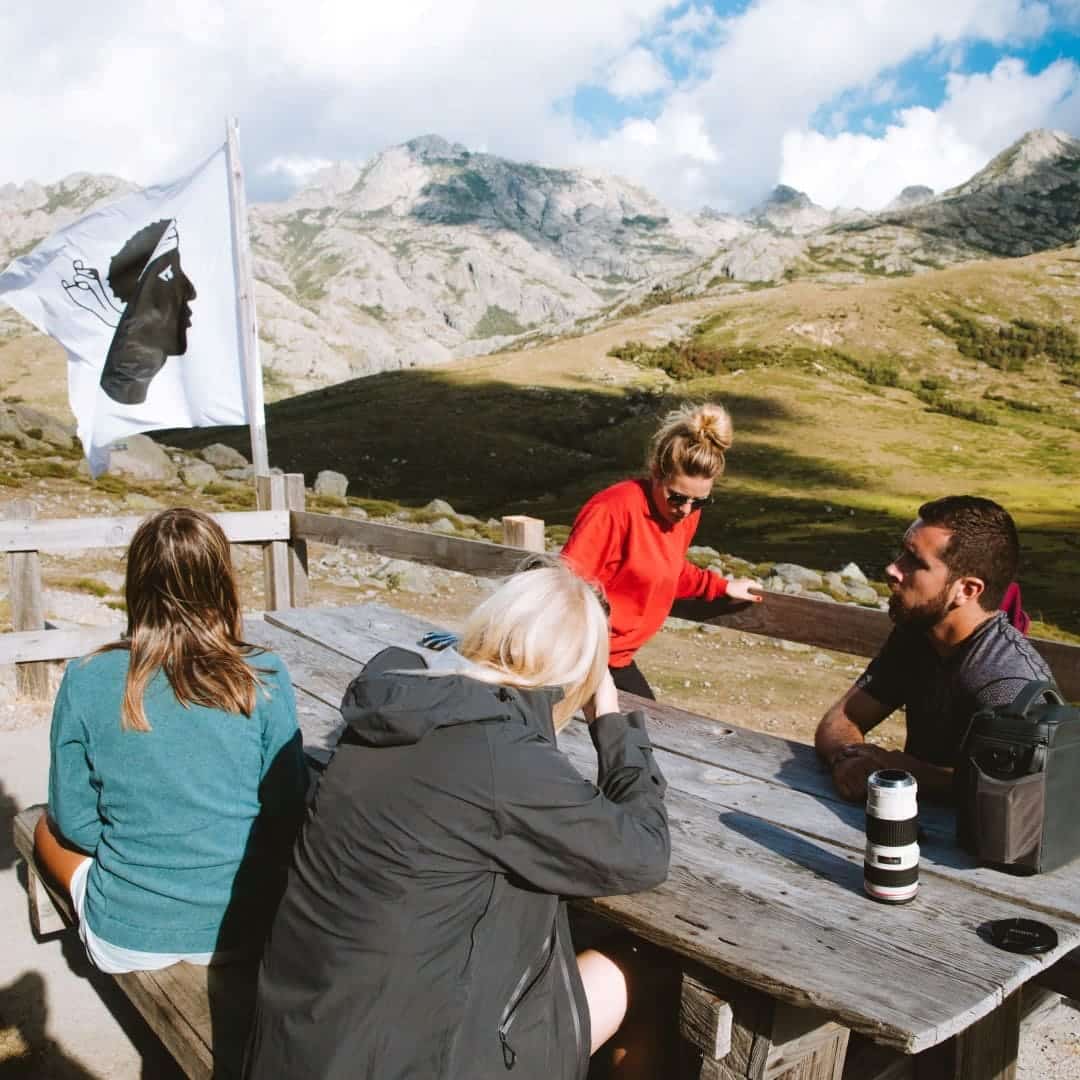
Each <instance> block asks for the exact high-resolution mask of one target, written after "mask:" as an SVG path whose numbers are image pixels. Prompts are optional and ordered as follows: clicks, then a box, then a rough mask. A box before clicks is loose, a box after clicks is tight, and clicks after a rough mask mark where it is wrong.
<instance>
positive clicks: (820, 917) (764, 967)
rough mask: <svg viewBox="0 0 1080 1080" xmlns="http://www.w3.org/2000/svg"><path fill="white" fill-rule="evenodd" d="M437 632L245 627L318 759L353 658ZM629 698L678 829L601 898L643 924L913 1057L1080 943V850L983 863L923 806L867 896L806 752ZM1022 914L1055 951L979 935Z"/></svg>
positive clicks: (383, 627)
mask: <svg viewBox="0 0 1080 1080" xmlns="http://www.w3.org/2000/svg"><path fill="white" fill-rule="evenodd" d="M429 629H431V626H430V624H428V623H426V622H424V621H423V620H420V619H417V618H413V617H411V616H408V615H405V614H403V613H401V612H398V611H395V610H393V609H391V608H387V607H383V606H381V605H376V604H365V605H360V606H355V607H342V608H298V609H293V610H287V611H279V612H270V613H267V615H266V617H265V621H256V620H251V621H249V623H248V625H247V633H248V635H249V640H251V641H253V642H255V643H257V644H260V645H263V646H265V647H267V648H270V649H273V650H274V651H276V652H277V653H278V654H279V655H281V656H282V657H283V658H284V660H285V662H286V663H287V665H288V667H289V671H290V672H291V674H292V678H293V681H294V683H295V685H296V689H297V698H298V703H299V711H300V719H301V727H302V728H303V733H304V741H305V746H306V749H307V752H308V754H309V756H310V757H312V758H313V759H315V760H317V761H326V760H327V759H328V757H329V754H330V751H331V750H332V748H333V746H334V744H335V742H336V740H337V734H338V732H339V730H340V726H341V719H340V715H339V714H338V711H337V707H338V705H339V704H340V701H341V697H342V694H343V692H344V690H345V688H346V686H347V684H348V683H349V681H350V680H351V679H352V678H353V677H354V676H355V675H356V673H357V672H358V670H359V668H360V666H361V665H362V664H363V663H364V662H365V661H367V660H368V659H370V657H371V656H373V655H374V654H375V653H376V652H378V651H379V650H380V649H382V648H384V647H385V646H386V645H389V644H395V645H404V646H406V647H411V648H414V649H417V651H423V650H420V649H419V648H418V646H417V639H418V638H419V637H420V635H421V634H422V633H423V632H425V631H426V630H429ZM622 697H623V705H624V707H626V708H639V707H640V708H643V709H644V710H645V712H646V714H647V715H648V717H649V731H650V736H651V738H652V741H653V744H654V747H655V752H656V756H657V760H658V761H659V763H660V766H661V768H662V769H663V771H664V773H665V775H666V777H667V780H668V784H669V787H668V794H667V806H668V812H669V816H670V822H671V832H672V860H671V874H670V877H669V879H668V881H667V882H666V883H665V884H664V885H662V886H660V887H659V888H656V889H652V890H650V891H649V892H646V893H640V894H637V895H634V896H622V897H609V898H605V899H602V900H598V901H595V902H593V905H592V906H593V907H594V908H595V909H596V910H597V911H599V912H600V913H602V914H603V915H604V916H605V917H607V918H609V919H613V920H615V921H617V922H618V923H619V924H621V925H623V926H625V927H626V928H627V929H629V930H631V931H632V932H634V933H635V934H638V935H640V936H641V937H643V938H645V939H647V940H649V941H652V942H654V943H656V944H659V945H661V946H663V947H664V948H666V949H668V950H670V951H671V952H673V953H675V954H678V955H680V956H683V957H686V958H689V959H690V960H692V961H694V962H696V963H698V964H700V965H701V966H702V967H704V968H705V969H708V970H710V971H712V972H715V973H717V974H718V975H720V976H722V977H725V978H727V979H730V980H732V981H734V982H736V983H738V984H739V985H741V986H746V987H750V988H753V989H755V990H758V991H762V992H764V993H765V994H767V995H768V996H769V997H770V998H773V999H776V1000H777V1001H780V1002H784V1003H787V1004H788V1005H793V1006H797V1007H803V1008H813V1009H819V1010H822V1012H823V1013H825V1014H827V1015H828V1016H829V1017H830V1018H832V1019H833V1020H835V1021H836V1022H838V1023H839V1024H841V1025H843V1026H844V1027H847V1028H849V1029H851V1030H853V1031H857V1032H860V1033H862V1034H864V1035H867V1036H869V1037H870V1038H871V1039H873V1040H874V1041H875V1042H878V1043H880V1044H883V1045H885V1046H889V1047H892V1048H895V1049H897V1050H900V1051H902V1052H904V1053H907V1054H912V1053H917V1052H919V1051H922V1050H924V1049H927V1048H929V1047H932V1046H935V1045H936V1044H938V1043H941V1042H942V1041H943V1040H945V1039H948V1038H950V1037H951V1036H954V1035H957V1034H959V1033H960V1032H963V1031H965V1030H966V1029H967V1028H969V1027H970V1026H971V1025H972V1024H973V1023H974V1022H975V1021H976V1020H979V1019H980V1018H981V1017H984V1016H986V1015H987V1014H989V1013H991V1012H992V1011H993V1010H995V1009H996V1008H997V1007H998V1006H999V1005H1001V1004H1002V1002H1003V1001H1004V1000H1005V999H1006V997H1008V996H1009V995H1010V994H1012V993H1013V991H1015V990H1017V989H1018V988H1019V987H1020V986H1022V985H1023V984H1024V983H1025V982H1027V981H1028V980H1030V979H1031V978H1032V977H1033V976H1035V975H1037V974H1038V973H1039V972H1040V971H1041V970H1042V969H1043V968H1045V967H1047V966H1048V965H1050V964H1052V963H1053V962H1054V961H1056V960H1058V959H1059V958H1060V957H1061V956H1063V955H1064V954H1065V953H1067V952H1069V951H1070V950H1072V949H1074V948H1076V947H1077V946H1078V945H1080V861H1077V862H1074V863H1073V864H1071V865H1070V866H1067V867H1063V868H1062V869H1060V870H1058V871H1055V872H1054V873H1050V874H1043V875H1039V876H1036V877H1016V876H1012V875H1008V874H1004V873H999V872H997V871H993V870H989V869H985V868H980V867H978V866H977V865H976V863H975V861H974V860H973V859H971V858H969V857H968V856H967V855H965V854H964V853H963V852H961V851H960V850H959V849H958V848H957V847H956V845H955V843H954V841H953V819H952V814H951V812H950V811H947V810H943V809H939V808H934V807H931V806H927V805H925V804H924V805H922V806H920V824H921V827H922V831H923V834H924V836H923V839H922V861H921V866H920V889H919V893H918V896H917V898H916V899H915V901H914V902H912V903H910V904H907V905H903V906H898V907H891V906H887V905H881V904H877V903H874V902H873V901H871V900H870V899H869V898H868V897H867V896H866V895H865V894H864V892H863V887H862V860H863V846H864V834H863V811H862V808H861V807H859V806H854V805H852V804H849V803H846V802H844V801H842V800H841V799H839V798H838V797H837V796H836V795H835V793H834V792H833V790H832V785H831V781H830V779H829V777H828V775H827V774H826V773H825V771H824V770H823V769H822V767H821V766H820V764H819V763H818V761H817V759H816V757H815V755H814V752H813V750H812V748H810V747H808V746H804V745H802V744H799V743H793V742H789V741H786V740H783V739H778V738H775V737H773V736H769V735H764V734H760V733H758V732H754V731H749V730H745V729H741V728H731V727H724V726H721V725H719V724H717V723H716V722H715V721H711V720H707V719H704V718H702V717H699V716H696V715H695V714H693V713H689V712H684V711H682V710H679V709H675V708H671V707H669V706H663V705H658V704H656V703H654V702H645V701H642V700H641V699H637V698H634V697H632V696H630V695H622ZM822 704H823V707H824V705H825V704H826V703H824V702H823V703H822ZM559 745H560V747H561V748H562V749H563V750H565V752H566V753H567V754H568V755H569V756H570V757H571V759H572V760H573V761H574V762H575V764H576V765H577V766H578V768H579V769H580V770H581V771H582V772H583V773H584V774H585V775H586V776H592V775H595V768H596V757H595V753H594V751H593V749H592V744H591V742H590V741H589V738H588V733H587V731H586V730H585V729H584V726H583V725H581V724H578V723H571V724H570V725H569V726H568V728H567V729H566V730H565V731H564V732H563V733H562V734H561V735H560V736H559ZM1012 916H1025V917H1031V918H1037V919H1039V920H1041V921H1043V922H1046V923H1048V924H1050V925H1051V926H1053V927H1054V929H1055V930H1056V931H1057V933H1058V937H1059V944H1058V947H1057V948H1056V949H1055V950H1054V951H1053V952H1050V953H1046V954H1044V955H1042V956H1031V957H1026V956H1018V955H1014V954H1011V953H1007V952H1003V951H1001V950H1000V949H997V948H995V947H994V946H993V945H991V944H989V943H988V942H987V941H985V940H984V939H983V938H982V937H980V935H979V933H978V930H979V927H980V926H981V925H982V924H984V923H986V922H988V921H989V920H993V919H1000V918H1006V917H1012Z"/></svg>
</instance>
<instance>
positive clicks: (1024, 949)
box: [979, 919, 1058, 956]
mask: <svg viewBox="0 0 1080 1080" xmlns="http://www.w3.org/2000/svg"><path fill="white" fill-rule="evenodd" d="M979 930H980V931H982V932H983V933H984V935H985V936H986V937H988V938H989V939H990V941H991V942H992V943H993V944H994V945H996V946H997V947H998V948H999V949H1005V950H1006V952H1013V953H1023V954H1024V955H1025V956H1031V955H1034V954H1035V953H1044V952H1049V951H1050V950H1051V949H1052V948H1054V946H1055V945H1057V943H1058V936H1057V931H1056V930H1055V929H1054V928H1053V927H1052V926H1047V925H1046V923H1041V922H1036V921H1035V920H1034V919H996V920H995V921H994V922H988V923H984V924H983V925H982V926H980V927H979Z"/></svg>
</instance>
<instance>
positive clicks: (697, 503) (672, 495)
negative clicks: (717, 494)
mask: <svg viewBox="0 0 1080 1080" xmlns="http://www.w3.org/2000/svg"><path fill="white" fill-rule="evenodd" d="M664 495H665V497H666V498H667V501H668V506H670V507H671V508H672V509H678V507H680V506H682V505H683V504H684V503H689V504H690V512H691V513H693V512H694V511H695V510H700V509H701V508H702V507H703V506H708V505H709V503H711V502H712V496H711V495H706V496H705V498H704V499H695V498H694V497H693V496H692V495H684V494H683V493H682V492H681V491H668V489H667V488H664Z"/></svg>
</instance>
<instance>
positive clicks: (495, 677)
mask: <svg viewBox="0 0 1080 1080" xmlns="http://www.w3.org/2000/svg"><path fill="white" fill-rule="evenodd" d="M458 652H459V653H461V655H462V656H464V657H465V659H466V660H469V661H471V662H472V664H473V665H474V667H473V669H472V671H471V674H473V675H474V676H475V677H477V678H483V679H485V680H487V681H490V682H497V683H501V684H503V685H507V686H517V687H522V688H531V687H540V686H558V687H561V688H562V690H563V693H564V697H563V699H562V701H560V702H558V703H557V704H556V706H555V709H554V719H555V728H556V730H559V729H560V728H562V727H563V726H564V725H565V724H566V722H567V721H568V720H569V719H570V717H571V716H572V715H573V714H574V712H576V711H577V709H579V708H580V707H581V706H582V705H584V704H585V702H586V701H588V700H589V698H591V697H592V696H593V694H595V693H596V688H597V687H598V686H599V685H600V680H601V678H603V675H604V671H605V670H606V669H607V662H608V625H607V616H606V615H605V614H604V610H603V608H602V607H601V605H600V601H599V600H598V599H597V597H596V594H595V593H594V592H593V590H592V588H591V587H590V586H589V585H588V584H587V583H586V582H584V581H582V580H581V579H580V578H579V577H577V576H576V575H574V573H573V572H572V571H570V570H569V569H568V568H566V567H565V566H562V565H554V566H546V567H541V568H539V569H535V570H528V571H526V572H524V573H519V574H515V575H514V576H513V577H511V578H508V579H507V580H506V581H505V582H504V583H503V585H502V586H501V587H500V588H499V589H497V590H496V591H495V592H494V593H492V594H491V596H489V597H488V598H487V600H485V601H484V602H483V603H482V604H481V605H480V606H479V607H478V608H476V610H475V611H473V613H472V614H471V615H470V616H469V618H468V619H467V620H466V623H465V628H464V630H463V631H462V634H461V641H460V643H459V645H458Z"/></svg>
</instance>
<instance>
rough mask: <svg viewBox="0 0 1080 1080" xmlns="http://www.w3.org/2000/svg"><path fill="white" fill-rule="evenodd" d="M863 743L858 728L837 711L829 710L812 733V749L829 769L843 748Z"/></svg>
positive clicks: (861, 734) (863, 740) (863, 738)
mask: <svg viewBox="0 0 1080 1080" xmlns="http://www.w3.org/2000/svg"><path fill="white" fill-rule="evenodd" d="M865 741H866V740H865V737H864V736H863V733H862V731H861V730H860V729H859V727H858V726H857V725H856V724H853V723H852V722H851V720H849V719H848V718H847V716H845V715H844V713H843V712H842V711H841V710H839V709H830V710H829V711H828V712H827V713H826V714H825V716H824V717H823V718H822V721H821V723H820V724H818V728H817V731H816V732H815V733H814V749H815V750H817V753H818V757H820V758H821V760H822V761H824V762H825V764H826V765H828V766H829V767H830V768H831V767H832V765H833V763H834V762H835V760H836V758H837V756H838V755H839V754H840V752H841V751H842V750H843V749H844V747H846V746H853V745H857V744H859V743H862V742H865Z"/></svg>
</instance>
